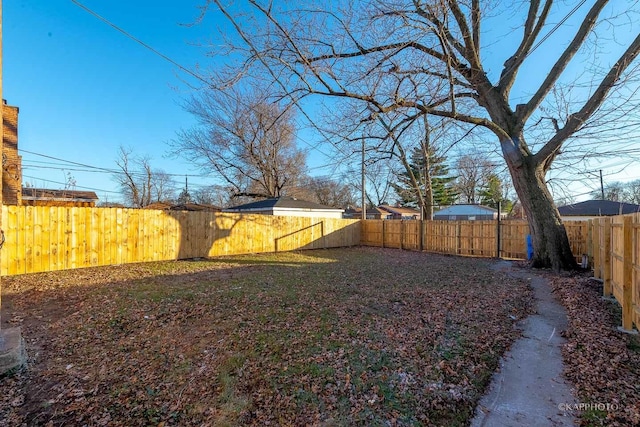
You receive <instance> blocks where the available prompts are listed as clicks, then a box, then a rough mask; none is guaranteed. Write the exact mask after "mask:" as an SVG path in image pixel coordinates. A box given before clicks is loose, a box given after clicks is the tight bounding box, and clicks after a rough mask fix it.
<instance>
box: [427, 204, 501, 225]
mask: <svg viewBox="0 0 640 427" xmlns="http://www.w3.org/2000/svg"><path fill="white" fill-rule="evenodd" d="M500 216H501V218H505V217H506V216H507V214H506V212H502V213H501V214H500ZM433 219H436V220H449V221H457V220H460V221H476V220H478V221H479V220H494V219H498V210H497V209H493V208H490V207H489V206H483V205H453V206H449V207H446V208H443V209H440V210H439V211H437V212H435V213H434V214H433Z"/></svg>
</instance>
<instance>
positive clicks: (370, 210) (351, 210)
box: [344, 208, 386, 215]
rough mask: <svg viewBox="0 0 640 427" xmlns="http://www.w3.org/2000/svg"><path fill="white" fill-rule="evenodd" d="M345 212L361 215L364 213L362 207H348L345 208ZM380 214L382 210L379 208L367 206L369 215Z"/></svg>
mask: <svg viewBox="0 0 640 427" xmlns="http://www.w3.org/2000/svg"><path fill="white" fill-rule="evenodd" d="M344 213H345V214H348V215H360V214H362V208H347V209H345V210H344ZM385 213H386V212H385ZM380 214H381V211H380V209H378V208H367V215H380Z"/></svg>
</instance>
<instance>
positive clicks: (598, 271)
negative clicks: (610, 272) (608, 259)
mask: <svg viewBox="0 0 640 427" xmlns="http://www.w3.org/2000/svg"><path fill="white" fill-rule="evenodd" d="M589 221H591V222H592V224H593V233H592V238H593V243H592V246H593V277H595V278H596V279H602V276H603V274H602V258H601V257H600V253H601V252H600V249H601V245H600V236H601V235H602V224H601V222H600V220H599V219H594V220H589Z"/></svg>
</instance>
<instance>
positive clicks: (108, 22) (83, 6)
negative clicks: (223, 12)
mask: <svg viewBox="0 0 640 427" xmlns="http://www.w3.org/2000/svg"><path fill="white" fill-rule="evenodd" d="M71 2H72V3H74V4H75V5H76V6H78V7H80V8H82V9H84V10H85V11H86V12H88V13H90V14H91V15H93V16H95V17H96V18H98V19H99V20H101V21H102V22H104V23H105V24H107V25H109V26H110V27H111V28H113V29H115V30H117V31H119V32H120V33H122V34H124V35H125V36H127V37H128V38H130V39H131V40H133V41H134V42H136V43H138V44H139V45H141V46H143V47H144V48H145V49H148V50H150V51H151V52H153V53H155V54H156V55H158V56H159V57H161V58H162V59H164V60H165V61H167V62H169V63H171V64H173V65H175V66H176V67H178V68H179V69H181V70H182V71H184V72H185V73H187V74H189V75H191V76H193V77H195V78H196V79H198V80H200V81H201V82H203V83H204V84H206V85H207V86H210V85H211V82H209V81H207V80H206V79H205V78H204V77H202V76H200V75H198V74H196V73H194V72H193V71H191V70H189V69H188V68H186V67H184V66H182V65H181V64H179V63H178V62H176V61H174V60H173V59H171V58H169V57H168V56H167V55H165V54H163V53H162V52H160V51H158V50H156V49H154V48H153V47H151V46H150V45H148V44H147V43H145V42H143V41H142V40H140V39H139V38H137V37H135V36H134V35H132V34H130V33H128V32H127V31H125V30H123V29H122V28H120V27H118V26H117V25H116V24H114V23H112V22H111V21H109V20H107V19H106V18H104V17H103V16H101V15H99V14H98V13H97V12H94V11H93V10H91V9H89V8H88V7H87V6H85V5H83V4H82V3H80V2H79V1H77V0H71Z"/></svg>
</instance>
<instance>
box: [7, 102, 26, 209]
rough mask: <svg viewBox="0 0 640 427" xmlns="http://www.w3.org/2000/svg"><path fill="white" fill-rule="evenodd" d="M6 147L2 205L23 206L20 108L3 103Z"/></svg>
mask: <svg viewBox="0 0 640 427" xmlns="http://www.w3.org/2000/svg"><path fill="white" fill-rule="evenodd" d="M2 119H3V124H4V141H3V142H4V145H3V148H2V203H3V204H5V205H21V204H22V156H19V155H18V107H12V106H10V105H7V104H6V101H4V100H3V102H2Z"/></svg>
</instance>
